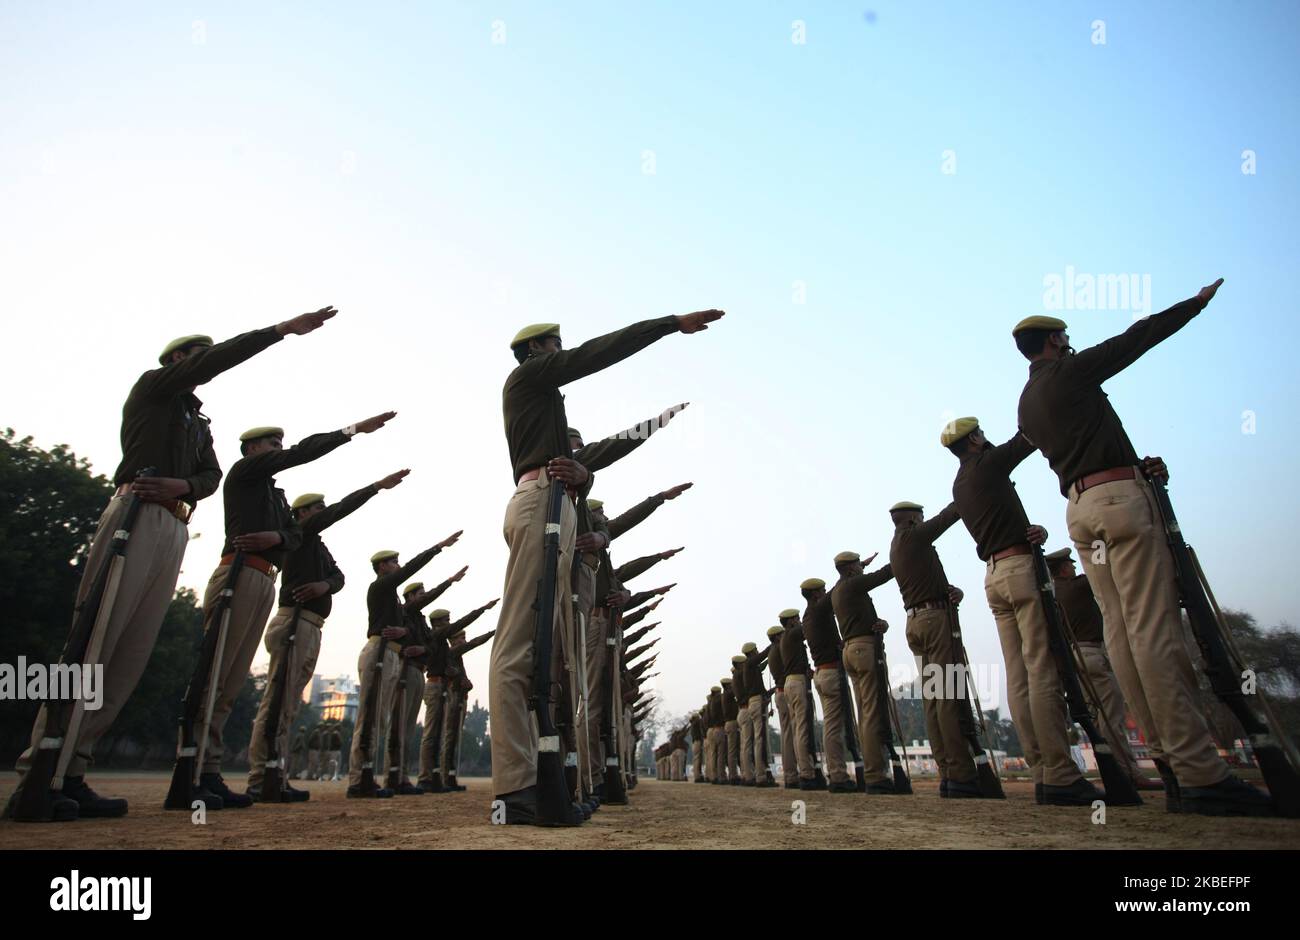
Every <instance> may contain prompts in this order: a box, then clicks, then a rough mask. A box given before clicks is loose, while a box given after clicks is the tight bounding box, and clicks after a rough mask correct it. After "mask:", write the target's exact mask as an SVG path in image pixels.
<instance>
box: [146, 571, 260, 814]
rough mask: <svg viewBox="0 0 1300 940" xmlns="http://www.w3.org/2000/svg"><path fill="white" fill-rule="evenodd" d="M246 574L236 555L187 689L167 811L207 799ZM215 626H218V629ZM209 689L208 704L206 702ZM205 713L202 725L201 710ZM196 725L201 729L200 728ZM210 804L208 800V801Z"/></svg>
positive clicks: (215, 606)
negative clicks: (212, 737) (220, 691)
mask: <svg viewBox="0 0 1300 940" xmlns="http://www.w3.org/2000/svg"><path fill="white" fill-rule="evenodd" d="M243 570H244V553H243V552H242V551H236V552H235V557H234V560H233V561H231V563H230V570H229V571H227V572H226V581H225V583H224V584H223V585H222V586H221V593H220V594H218V595H217V602H216V604H214V605H213V607H212V615H211V616H210V617H209V618H208V619H207V620H206V621H205V622H204V624H203V642H202V643H201V644H200V646H199V661H198V662H197V663H195V664H194V674H193V675H192V676H190V684H189V686H188V687H187V688H186V689H185V698H184V699H183V700H182V702H181V717H180V727H179V728H178V729H177V732H176V738H177V741H176V766H175V767H174V768H172V782H171V786H170V787H169V788H168V790H167V798H166V799H165V800H164V801H163V808H164V809H185V810H188V809H192V808H193V804H194V800H195V799H196V798H200V797H203V796H205V795H206V793H204V792H202V791H200V789H199V774H200V773H202V771H203V755H204V753H205V752H206V751H207V748H208V728H209V727H210V726H211V724H212V710H213V708H214V707H215V706H216V703H217V678H218V677H219V676H220V675H221V659H222V656H223V655H224V654H225V646H226V634H227V633H228V632H229V630H230V605H231V603H232V602H233V600H234V597H235V585H236V584H238V583H239V575H240V572H242V571H243ZM214 622H215V624H216V626H215V628H214V625H213V624H214ZM205 688H206V689H207V691H208V696H207V701H206V702H204V701H203V700H202V696H203V690H204V689H205ZM200 708H201V709H202V711H203V715H202V722H201V723H200V721H199V710H200ZM196 725H197V726H198V727H196ZM205 802H206V800H205Z"/></svg>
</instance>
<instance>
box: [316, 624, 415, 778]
mask: <svg viewBox="0 0 1300 940" xmlns="http://www.w3.org/2000/svg"><path fill="white" fill-rule="evenodd" d="M381 643H382V644H383V646H384V658H383V659H382V660H381V666H380V668H379V669H376V668H375V657H376V654H377V653H378V650H379V645H380V644H381ZM401 660H402V657H401V654H400V653H399V652H398V651H397V650H395V649H393V648H392V647H391V646H389V645H388V644H387V642H385V641H384V639H383V638H382V637H378V636H372V637H370V638H368V639H367V640H366V645H365V646H363V647H361V655H360V656H358V657H357V676H358V677H359V680H358V691H357V723H356V726H355V730H354V731H353V732H352V750H351V752H350V754H349V758H348V784H349V785H351V786H356V785H357V784H359V783H361V771H362V770H363V769H364V768H363V767H362V766H361V765H362V764H363V763H364V762H365V761H366V759H367V758H368V759H369V760H371V761H373V764H372V766H371V768H370V769H371V771H372V772H373V773H374V776H375V783H376V784H377V785H379V786H381V787H382V786H383V785H384V776H385V775H384V755H385V754H386V753H387V749H386V747H385V741H386V740H387V735H388V718H389V716H390V715H391V714H392V711H393V693H395V692H396V691H397V671H398V669H399V668H400V667H401V665H402V661H401ZM376 682H377V683H379V694H378V695H376V696H375V698H377V699H378V701H377V702H376V703H375V705H376V710H375V711H373V712H372V711H371V709H370V702H369V699H370V697H371V691H370V689H371V687H372V686H373V685H374V684H375V683H376ZM370 722H374V732H373V737H372V739H371V741H372V743H371V748H370V753H369V754H364V753H362V750H361V739H362V737H363V736H364V729H365V727H366V725H367V724H368V723H370ZM321 772H322V773H323V772H324V768H322V771H321Z"/></svg>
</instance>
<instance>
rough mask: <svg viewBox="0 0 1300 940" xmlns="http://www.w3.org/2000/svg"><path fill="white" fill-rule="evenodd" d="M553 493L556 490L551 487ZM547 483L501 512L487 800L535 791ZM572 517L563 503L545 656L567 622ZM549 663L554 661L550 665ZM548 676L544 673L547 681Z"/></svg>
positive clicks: (529, 486) (542, 479)
mask: <svg viewBox="0 0 1300 940" xmlns="http://www.w3.org/2000/svg"><path fill="white" fill-rule="evenodd" d="M557 485H558V484H557ZM550 486H551V484H550V478H549V477H548V476H547V474H546V471H545V470H543V471H542V472H541V474H540V475H539V476H538V478H537V479H536V480H530V481H527V482H525V483H520V484H519V485H518V486H517V487H516V488H515V493H514V495H513V496H512V497H511V498H510V502H509V504H508V505H507V506H506V517H505V523H504V526H503V533H504V535H505V540H506V545H507V546H509V548H510V559H509V560H508V561H507V562H506V580H505V586H504V588H503V589H502V592H501V598H502V600H501V616H500V617H499V618H498V620H497V632H496V636H495V638H494V639H493V641H492V659H491V661H490V664H489V666H488V710H489V712H490V713H491V716H492V718H491V723H492V792H493V793H495V794H497V795H498V796H504V795H506V794H508V793H514V792H515V791H517V790H522V789H524V788H525V787H531V786H534V785H536V783H537V722H536V719H535V718H534V716H533V715H532V714H531V712H530V711H529V708H528V697H529V694H530V692H531V685H532V678H533V640H534V636H533V634H534V627H535V625H536V612H535V611H534V609H533V603H534V601H535V600H536V599H537V582H538V581H539V580H541V577H542V568H543V565H544V562H545V554H544V551H543V539H544V537H545V534H546V510H547V503H548V502H549V500H548V494H549V492H550ZM576 523H577V513H576V512H575V511H574V508H573V502H572V500H570V499H568V498H567V496H566V497H565V499H564V500H562V502H561V513H560V560H559V561H560V563H559V571H560V572H561V576H560V577H558V578H557V579H556V583H555V597H554V603H555V612H556V613H555V622H554V627H555V634H554V643H553V645H552V648H553V649H555V652H556V653H557V654H558V653H559V649H558V648H556V647H557V646H558V645H559V644H561V643H562V642H563V637H564V636H565V634H566V632H567V630H568V626H567V623H568V622H571V621H572V611H573V605H572V604H571V603H570V601H569V591H570V589H571V588H570V583H569V578H568V577H567V572H568V571H569V570H570V566H571V564H572V557H573V540H574V530H575V527H576ZM554 659H555V662H556V663H558V662H559V661H560V657H559V656H558V655H556V656H555V657H554ZM554 673H555V668H554V665H553V666H552V675H553V676H554Z"/></svg>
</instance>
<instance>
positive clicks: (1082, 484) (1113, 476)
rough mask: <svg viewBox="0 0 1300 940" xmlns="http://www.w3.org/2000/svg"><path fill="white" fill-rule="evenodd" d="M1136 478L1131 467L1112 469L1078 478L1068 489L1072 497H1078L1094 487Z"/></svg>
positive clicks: (1135, 473) (1134, 471)
mask: <svg viewBox="0 0 1300 940" xmlns="http://www.w3.org/2000/svg"><path fill="white" fill-rule="evenodd" d="M1136 478H1137V471H1136V470H1134V469H1133V468H1132V467H1114V468H1112V469H1110V470H1098V471H1097V472H1096V473H1089V474H1088V475H1087V476H1082V477H1079V479H1077V480H1075V481H1074V483H1073V484H1072V485H1071V487H1070V489H1072V490H1073V491H1074V495H1075V496H1078V495H1079V494H1080V493H1082V492H1083V491H1084V490H1088V489H1092V488H1093V487H1094V486H1100V485H1101V484H1103V483H1114V482H1115V481H1116V480H1133V479H1136Z"/></svg>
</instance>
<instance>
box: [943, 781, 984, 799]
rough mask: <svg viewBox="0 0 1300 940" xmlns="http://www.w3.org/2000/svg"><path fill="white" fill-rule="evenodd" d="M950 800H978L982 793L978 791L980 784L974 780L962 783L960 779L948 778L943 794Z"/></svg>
mask: <svg viewBox="0 0 1300 940" xmlns="http://www.w3.org/2000/svg"><path fill="white" fill-rule="evenodd" d="M943 795H944V796H946V797H947V798H948V799H950V800H980V799H983V798H984V794H983V793H982V792H981V791H980V785H979V784H978V783H976V782H975V781H974V780H972V781H970V782H969V783H963V782H962V781H960V780H949V781H948V789H947V791H946V792H945V793H944V794H943Z"/></svg>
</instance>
